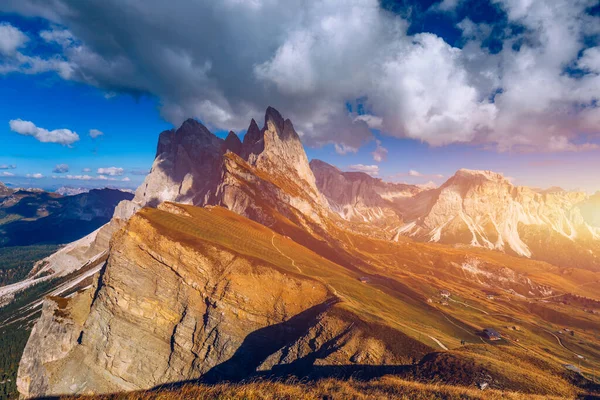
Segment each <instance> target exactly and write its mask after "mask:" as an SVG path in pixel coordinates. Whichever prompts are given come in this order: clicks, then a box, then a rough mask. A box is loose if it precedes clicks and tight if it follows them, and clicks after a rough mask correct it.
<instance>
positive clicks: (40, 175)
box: [25, 173, 44, 179]
mask: <svg viewBox="0 0 600 400" xmlns="http://www.w3.org/2000/svg"><path fill="white" fill-rule="evenodd" d="M25 176H26V177H27V178H33V179H41V178H43V177H44V175H42V174H40V173H37V174H27V175H25Z"/></svg>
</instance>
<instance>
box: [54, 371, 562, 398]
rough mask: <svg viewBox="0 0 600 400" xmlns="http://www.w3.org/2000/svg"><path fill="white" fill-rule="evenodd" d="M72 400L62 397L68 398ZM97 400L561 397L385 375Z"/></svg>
mask: <svg viewBox="0 0 600 400" xmlns="http://www.w3.org/2000/svg"><path fill="white" fill-rule="evenodd" d="M70 398H72V397H65V398H64V399H70ZM93 398H94V399H99V400H105V399H106V400H108V399H111V400H112V399H119V400H121V399H123V400H133V399H136V400H137V399H139V400H158V399H161V400H170V399H190V400H191V399H221V400H225V399H231V400H234V399H240V400H241V399H243V400H267V399H290V400H295V399H298V400H312V399H315V400H317V399H319V400H323V399H356V400H361V399H382V400H383V399H410V400H433V399H444V400H453V399H461V400H462V399H486V400H488V399H490V400H495V399H514V400H520V399H539V400H542V399H563V398H564V397H549V396H534V395H531V394H523V393H517V392H505V391H497V390H485V391H481V390H479V389H475V388H465V387H457V386H448V385H438V384H424V383H418V382H412V381H406V380H402V379H399V378H396V377H391V376H386V377H383V378H380V379H376V380H372V381H368V382H361V381H354V380H348V381H340V380H335V379H323V380H320V381H317V382H309V383H305V382H297V381H287V382H270V381H256V382H251V383H245V384H219V385H213V386H207V385H194V384H188V385H185V386H183V387H181V388H178V389H165V390H158V391H146V392H131V393H124V394H115V395H110V396H97V397H93Z"/></svg>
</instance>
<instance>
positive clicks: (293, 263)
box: [271, 234, 302, 273]
mask: <svg viewBox="0 0 600 400" xmlns="http://www.w3.org/2000/svg"><path fill="white" fill-rule="evenodd" d="M275 236H276V235H275V234H273V237H272V238H271V244H272V245H273V247H275V250H277V251H278V252H279V254H281V255H282V256H284V257H285V258H287V259H288V260H290V261H291V262H292V266H293V267H294V268H296V269H297V270H298V272H300V273H302V270H301V269H300V267H299V266H297V265H296V261H295V260H294V259H293V258H292V257H289V256H287V255H286V254H284V253H283V251H281V250H279V247H277V246H276V245H275Z"/></svg>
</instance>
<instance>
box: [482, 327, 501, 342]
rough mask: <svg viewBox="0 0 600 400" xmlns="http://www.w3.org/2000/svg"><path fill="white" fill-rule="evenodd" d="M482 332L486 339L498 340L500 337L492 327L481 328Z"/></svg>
mask: <svg viewBox="0 0 600 400" xmlns="http://www.w3.org/2000/svg"><path fill="white" fill-rule="evenodd" d="M483 334H484V335H485V337H486V338H487V339H488V340H500V339H502V335H500V333H499V332H498V331H496V330H495V329H492V328H485V329H484V330H483Z"/></svg>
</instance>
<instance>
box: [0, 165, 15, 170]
mask: <svg viewBox="0 0 600 400" xmlns="http://www.w3.org/2000/svg"><path fill="white" fill-rule="evenodd" d="M16 168H17V166H16V165H15V164H0V169H16Z"/></svg>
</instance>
